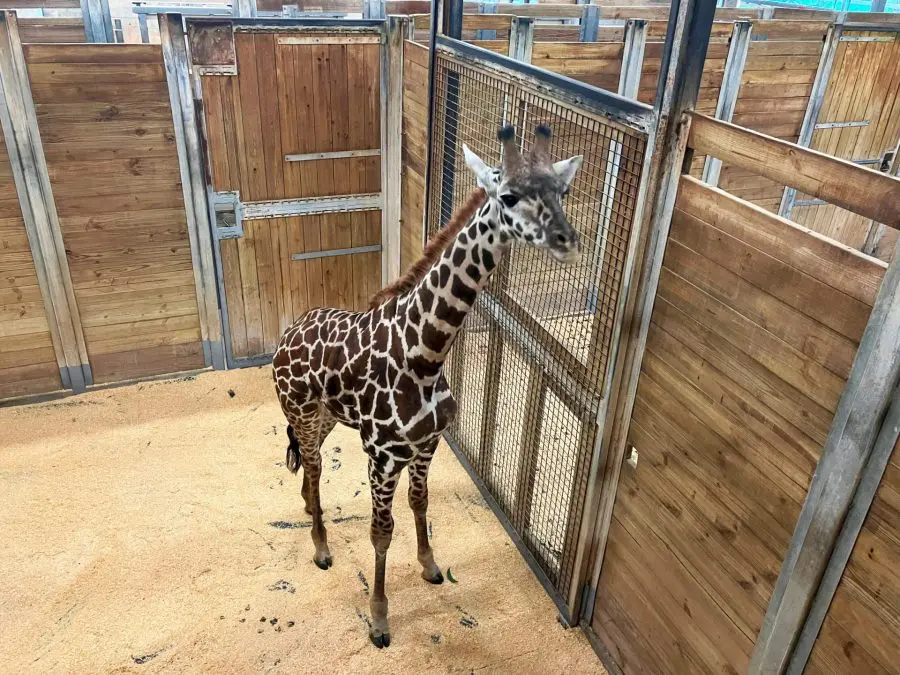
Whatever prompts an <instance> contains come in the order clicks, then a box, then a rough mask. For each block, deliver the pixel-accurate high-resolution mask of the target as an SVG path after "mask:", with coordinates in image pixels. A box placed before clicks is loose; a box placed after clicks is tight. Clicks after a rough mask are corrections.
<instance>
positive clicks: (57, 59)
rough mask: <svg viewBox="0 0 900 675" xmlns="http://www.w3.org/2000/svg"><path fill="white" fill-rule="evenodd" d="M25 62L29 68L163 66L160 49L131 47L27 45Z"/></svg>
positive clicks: (154, 46) (142, 46)
mask: <svg viewBox="0 0 900 675" xmlns="http://www.w3.org/2000/svg"><path fill="white" fill-rule="evenodd" d="M23 50H24V52H25V61H26V62H27V63H29V64H33V63H47V64H54V65H59V64H65V63H89V64H97V63H102V64H135V63H153V64H161V63H162V48H161V47H160V46H159V45H150V44H147V45H144V44H141V45H130V44H81V45H67V44H59V45H56V44H27V45H23Z"/></svg>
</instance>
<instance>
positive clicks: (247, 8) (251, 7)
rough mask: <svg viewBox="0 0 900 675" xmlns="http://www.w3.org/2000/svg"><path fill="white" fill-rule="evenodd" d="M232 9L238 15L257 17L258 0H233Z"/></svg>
mask: <svg viewBox="0 0 900 675" xmlns="http://www.w3.org/2000/svg"><path fill="white" fill-rule="evenodd" d="M232 11H233V12H234V16H236V17H244V18H250V17H255V16H256V0H232Z"/></svg>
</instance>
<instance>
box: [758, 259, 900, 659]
mask: <svg viewBox="0 0 900 675" xmlns="http://www.w3.org/2000/svg"><path fill="white" fill-rule="evenodd" d="M898 335H900V242H898V244H897V247H896V249H895V257H894V261H893V262H892V263H891V265H890V267H888V270H887V272H886V273H885V275H884V278H883V279H882V282H881V288H880V289H879V291H878V295H877V296H876V298H875V304H874V305H873V307H872V313H871V315H869V322H868V324H867V325H866V330H865V332H864V333H863V336H862V340H861V341H860V343H859V350H858V351H857V353H856V358H855V359H854V361H853V367H852V368H851V369H850V377H849V378H848V379H847V385H846V387H844V392H843V394H842V395H841V400H840V402H839V403H838V408H837V411H836V412H835V414H834V420H833V421H832V424H831V430H830V431H829V432H828V437H827V438H826V440H825V446H824V447H823V448H822V455H821V458H820V459H819V463H818V465H817V466H816V472H815V474H813V478H812V482H811V483H810V486H809V490H808V491H807V493H806V500H805V501H804V503H803V508H802V509H801V511H800V517H799V518H798V520H797V525H796V526H795V527H794V535H793V536H792V537H791V543H790V546H789V547H788V552H787V556H786V557H785V560H784V564H783V565H782V566H781V572H780V573H779V575H778V581H777V582H776V583H775V588H774V590H773V591H772V597H771V598H770V600H769V607H768V610H767V611H766V616H765V619H764V620H763V625H762V628H761V629H760V632H759V636H758V637H757V640H756V649H755V651H754V653H753V658H752V659H751V661H750V669H749V672H750V673H752V674H753V673H782V672H784V671H785V669H786V668H787V666H788V664H789V662H790V658H791V653H792V651H793V648H794V645H795V643H796V641H797V639H798V638H799V636H800V633H801V631H802V629H803V627H804V623H805V622H806V620H807V616H808V613H809V609H810V608H811V606H812V604H813V601H814V599H815V597H816V592H817V589H818V588H819V584H820V582H821V581H822V579H823V575H824V573H825V571H826V566H827V565H828V564H829V559H830V558H831V557H832V553H833V552H835V551H836V549H838V548H839V546H840V544H841V541H840V539H839V534H840V532H841V528H842V526H843V523H844V521H845V519H846V517H847V515H848V513H849V512H850V509H851V506H852V501H853V498H854V495H855V494H856V492H857V487H858V486H859V485H860V484H861V481H862V479H863V477H864V475H865V473H866V466H867V463H869V462H870V461H876V462H882V461H887V460H886V458H885V457H884V455H889V454H890V452H891V449H892V447H893V444H894V442H895V441H896V438H897V430H896V426H895V427H894V428H893V429H887V430H884V433H885V434H887V437H884V436H882V437H881V439H879V434H881V433H882V424H883V423H884V421H885V417H886V415H887V414H888V411H889V409H890V408H891V399H892V397H893V396H894V393H895V392H896V390H897V387H898V386H900V349H898V348H897V336H898ZM894 424H895V425H896V421H895V422H894ZM888 441H890V445H889V447H885V443H887V442H888ZM876 488H877V485H867V486H866V487H865V489H866V490H872V491H874V490H875V489H876ZM848 544H849V542H848V543H847V544H845V546H846V545H848ZM851 548H852V546H851ZM847 555H849V554H847ZM838 580H839V579H838ZM832 583H834V584H835V585H836V583H837V581H836V580H834V581H832ZM814 620H815V619H814ZM810 630H812V628H811V629H810ZM817 631H818V629H817V628H816V632H817ZM809 648H811V645H809Z"/></svg>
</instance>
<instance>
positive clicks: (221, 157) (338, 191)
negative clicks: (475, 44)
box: [189, 22, 382, 362]
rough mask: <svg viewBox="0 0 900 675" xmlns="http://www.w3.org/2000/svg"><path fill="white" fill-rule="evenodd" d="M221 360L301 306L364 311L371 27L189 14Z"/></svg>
mask: <svg viewBox="0 0 900 675" xmlns="http://www.w3.org/2000/svg"><path fill="white" fill-rule="evenodd" d="M189 40H190V44H191V51H192V61H193V64H194V69H195V77H198V78H199V83H200V91H201V92H202V103H203V122H204V125H205V137H206V142H207V162H208V167H209V183H210V186H211V191H212V194H211V202H212V204H211V208H212V210H213V211H214V212H215V213H214V216H213V217H214V218H215V225H214V227H213V231H214V233H215V236H216V239H217V240H218V263H219V264H218V265H217V268H218V270H217V271H218V277H219V278H218V281H219V293H220V296H221V299H222V302H223V304H224V306H225V310H224V314H225V316H224V317H223V318H224V319H225V324H226V326H225V333H226V347H227V350H228V354H229V362H241V361H245V360H247V359H253V358H254V357H257V358H258V357H262V356H264V355H267V354H271V353H272V352H273V351H274V350H275V347H276V345H277V342H278V339H279V337H280V336H281V334H282V332H283V331H284V330H285V328H287V327H288V326H289V325H290V324H291V323H292V322H293V320H294V318H295V317H297V316H299V315H300V314H302V313H303V312H305V311H306V310H307V309H310V308H312V307H317V306H322V305H328V306H334V307H343V308H350V309H362V308H363V307H365V306H366V303H367V300H368V298H369V297H370V296H371V295H372V294H373V293H374V292H375V291H376V290H377V289H378V288H379V287H380V284H381V269H382V253H381V251H382V234H381V233H382V226H381V222H382V214H381V208H382V198H381V192H382V190H381V184H382V177H381V174H382V170H381V162H382V157H381V155H382V132H381V126H382V125H381V107H382V96H381V60H382V44H381V43H382V28H381V24H373V25H368V26H366V25H359V26H353V27H347V26H341V27H337V26H333V27H327V26H321V25H318V26H302V25H296V26H294V25H280V26H277V27H273V26H270V27H268V28H267V27H266V26H263V25H253V24H244V25H238V24H237V23H232V22H224V23H223V22H219V23H210V22H196V23H192V24H191V25H190V26H189Z"/></svg>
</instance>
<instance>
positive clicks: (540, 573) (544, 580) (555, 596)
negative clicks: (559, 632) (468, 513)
mask: <svg viewBox="0 0 900 675" xmlns="http://www.w3.org/2000/svg"><path fill="white" fill-rule="evenodd" d="M444 440H445V441H446V442H447V445H448V446H449V447H450V449H451V450H452V451H453V454H454V455H456V459H457V460H458V461H459V463H460V464H461V465H462V467H463V468H464V469H465V470H466V473H468V474H469V478H471V479H472V482H473V483H475V487H477V488H478V491H479V492H480V493H481V496H482V498H484V501H485V502H486V503H487V505H488V506H489V507H490V508H491V511H493V512H494V515H495V516H496V517H497V520H499V521H500V524H501V525H503V529H504V530H506V534H507V535H509V538H510V539H512V542H513V543H514V544H515V545H516V548H517V549H519V553H520V554H521V555H522V557H523V558H524V559H525V562H526V563H528V567H530V568H531V571H532V572H534V576H536V577H537V579H538V581H540V582H541V585H542V586H543V587H544V590H545V591H546V592H547V595H549V596H550V599H551V600H553V603H554V604H555V605H556V609H558V610H559V614H560V616H561V617H562V619H563V620H564V621H565V622H566V625H572V616H571V614H570V613H569V607H568V605H567V604H566V601H565V599H564V598H563V597H562V595H561V594H560V592H559V591H557V590H556V588H555V587H554V585H553V582H552V581H550V579H549V578H548V577H547V573H546V572H544V570H543V568H542V567H541V565H540V563H539V562H538V561H537V560H535V557H534V555H533V554H532V553H531V551H530V550H528V547H527V546H526V545H525V542H524V541H522V537H521V536H519V533H518V532H517V531H516V528H515V526H514V525H513V524H512V523H511V522H510V521H509V518H508V517H507V515H506V513H504V511H503V508H502V507H501V506H500V504H498V503H497V500H496V499H494V496H493V495H492V494H491V491H490V490H489V489H488V488H487V486H486V485H485V484H484V481H483V480H482V479H481V476H480V475H479V474H478V471H477V470H476V469H475V468H474V467H473V466H472V464H471V463H470V462H469V458H468V457H466V454H465V453H464V452H463V451H462V450H461V449H460V447H459V445H458V444H457V443H456V441H455V440H454V439H453V437H452V436H450V435H449V434H444Z"/></svg>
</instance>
